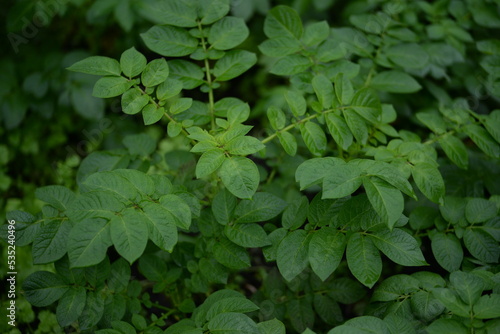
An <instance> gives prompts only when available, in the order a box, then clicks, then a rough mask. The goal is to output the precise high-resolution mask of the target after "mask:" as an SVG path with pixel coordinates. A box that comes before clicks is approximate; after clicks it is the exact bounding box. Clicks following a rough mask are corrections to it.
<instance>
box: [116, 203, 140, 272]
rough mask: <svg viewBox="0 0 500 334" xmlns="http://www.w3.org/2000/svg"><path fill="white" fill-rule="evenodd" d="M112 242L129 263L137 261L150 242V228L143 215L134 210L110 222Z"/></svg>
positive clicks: (123, 213)
mask: <svg viewBox="0 0 500 334" xmlns="http://www.w3.org/2000/svg"><path fill="white" fill-rule="evenodd" d="M109 223H110V230H111V240H112V241H113V244H114V245H115V248H116V250H117V252H118V253H119V254H120V255H121V256H123V257H124V258H125V259H126V260H127V261H128V262H130V263H133V262H134V261H135V260H137V259H138V258H139V257H140V256H141V255H142V253H143V252H144V249H146V244H147V242H148V228H147V225H146V224H145V222H144V220H143V219H141V215H140V214H139V213H138V212H137V211H135V210H134V209H132V208H128V209H125V210H124V211H123V212H122V213H121V215H119V216H116V217H114V218H113V219H111V220H110V222H109Z"/></svg>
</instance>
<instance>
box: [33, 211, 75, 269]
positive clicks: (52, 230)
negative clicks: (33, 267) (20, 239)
mask: <svg viewBox="0 0 500 334" xmlns="http://www.w3.org/2000/svg"><path fill="white" fill-rule="evenodd" d="M71 227H72V226H71V223H70V222H69V221H68V220H67V219H64V220H61V219H54V220H48V221H45V222H44V224H43V225H42V227H41V228H40V230H39V232H38V234H37V236H36V238H35V240H34V241H33V246H32V251H31V252H32V255H33V263H34V264H42V263H50V262H55V261H57V260H59V259H60V258H61V257H63V256H64V254H66V251H67V245H66V243H67V241H68V235H69V232H70V231H71Z"/></svg>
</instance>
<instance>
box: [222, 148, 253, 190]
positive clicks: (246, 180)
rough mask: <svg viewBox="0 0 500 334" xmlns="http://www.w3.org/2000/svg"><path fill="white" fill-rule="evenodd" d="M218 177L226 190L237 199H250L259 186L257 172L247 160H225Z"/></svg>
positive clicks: (251, 162)
mask: <svg viewBox="0 0 500 334" xmlns="http://www.w3.org/2000/svg"><path fill="white" fill-rule="evenodd" d="M219 176H220V178H221V179H222V183H224V185H225V186H226V188H227V189H228V190H229V191H230V192H231V193H232V194H233V195H235V196H236V197H239V198H252V196H253V194H254V193H255V192H256V191H257V187H258V186H259V180H260V176H259V170H258V169H257V166H256V165H255V163H254V162H253V161H252V160H250V159H247V158H243V157H231V158H227V159H226V160H225V161H224V163H223V164H222V167H221V169H220V170H219Z"/></svg>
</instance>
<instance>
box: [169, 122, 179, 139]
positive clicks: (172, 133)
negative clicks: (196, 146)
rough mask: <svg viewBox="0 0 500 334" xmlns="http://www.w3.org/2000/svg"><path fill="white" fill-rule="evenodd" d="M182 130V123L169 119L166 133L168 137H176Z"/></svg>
mask: <svg viewBox="0 0 500 334" xmlns="http://www.w3.org/2000/svg"><path fill="white" fill-rule="evenodd" d="M181 132H182V124H181V123H179V122H176V121H170V122H169V123H168V125H167V134H168V136H169V137H171V138H174V137H177V136H178V135H179V134H180V133H181Z"/></svg>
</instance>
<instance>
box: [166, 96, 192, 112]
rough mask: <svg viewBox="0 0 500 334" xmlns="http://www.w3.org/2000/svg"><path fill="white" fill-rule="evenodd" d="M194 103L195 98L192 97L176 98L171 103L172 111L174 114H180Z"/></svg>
mask: <svg viewBox="0 0 500 334" xmlns="http://www.w3.org/2000/svg"><path fill="white" fill-rule="evenodd" d="M192 105H193V99H192V98H190V97H181V98H179V99H176V100H175V101H174V102H173V103H172V104H171V105H170V113H171V114H172V115H176V114H180V113H181V112H183V111H186V110H188V109H189V108H191V106H192Z"/></svg>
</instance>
